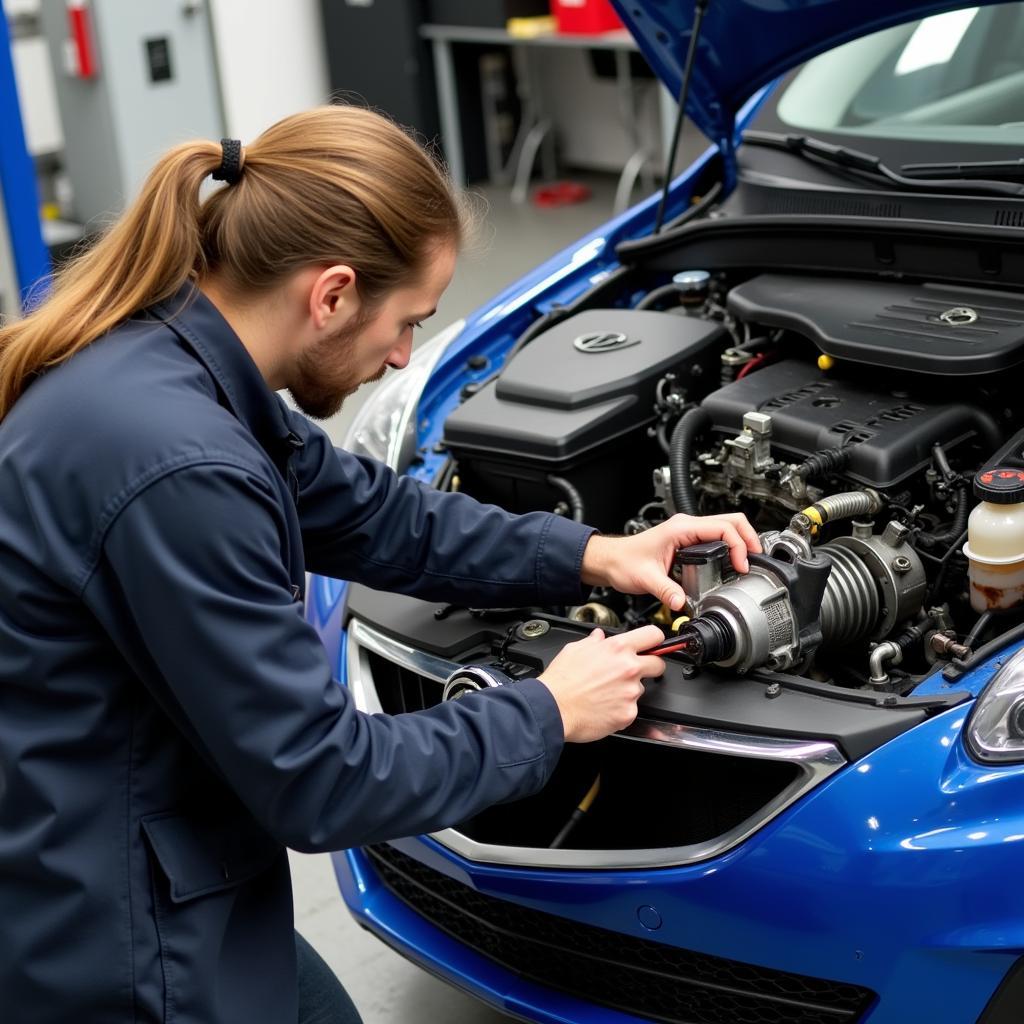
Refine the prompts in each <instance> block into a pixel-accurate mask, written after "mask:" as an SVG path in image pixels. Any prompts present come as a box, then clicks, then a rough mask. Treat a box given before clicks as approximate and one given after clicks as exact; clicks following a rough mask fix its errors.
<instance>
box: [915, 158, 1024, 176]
mask: <svg viewBox="0 0 1024 1024" xmlns="http://www.w3.org/2000/svg"><path fill="white" fill-rule="evenodd" d="M900 170H901V171H902V172H903V173H904V174H905V175H907V176H908V177H911V178H925V179H931V178H966V179H975V178H987V179H989V180H993V181H1024V160H975V161H974V162H973V163H965V164H904V165H903V166H902V167H901V168H900Z"/></svg>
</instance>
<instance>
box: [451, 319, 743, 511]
mask: <svg viewBox="0 0 1024 1024" xmlns="http://www.w3.org/2000/svg"><path fill="white" fill-rule="evenodd" d="M588 335H589V336H593V337H597V336H603V337H604V339H606V341H607V339H613V346H612V348H611V349H610V350H606V351H590V352H586V351H580V348H579V347H578V346H576V345H575V344H574V343H575V342H576V340H577V339H579V338H584V337H587V336H588ZM619 336H621V337H619ZM727 337H728V335H727V334H726V332H725V331H724V330H723V329H722V328H721V327H719V326H718V325H717V324H714V323H709V322H708V321H706V320H698V319H692V318H690V317H687V316H678V315H673V314H670V313H658V312H654V311H649V310H622V309H595V310H588V311H587V312H585V313H580V314H578V315H576V316H573V317H570V318H569V319H567V320H565V321H563V322H562V323H560V324H557V325H556V326H554V327H552V328H550V329H549V330H547V331H545V332H544V333H543V334H541V335H539V336H538V337H537V338H535V339H534V340H533V341H532V342H531V343H530V344H529V345H528V346H527V347H526V348H524V349H523V350H522V351H521V352H520V353H519V354H518V355H517V356H516V357H515V358H514V359H513V360H512V361H511V362H510V363H509V365H508V367H507V368H506V369H505V371H504V372H503V373H502V375H501V377H500V378H498V380H497V382H496V384H490V385H488V386H487V387H485V388H483V389H482V390H481V391H479V392H478V393H477V394H475V395H473V396H472V397H471V398H469V399H467V401H466V402H465V403H464V404H463V405H461V406H460V407H459V408H458V409H456V410H455V411H454V412H453V413H452V414H451V415H450V416H449V417H448V420H447V422H446V424H445V431H444V440H445V443H446V444H447V445H448V447H449V448H450V449H451V452H452V454H453V455H454V456H455V458H456V459H457V460H458V465H459V478H460V480H461V483H462V489H463V490H464V491H466V492H467V493H469V494H472V495H473V496H474V497H476V498H479V499H480V500H481V501H488V502H493V503H495V504H497V505H501V506H502V507H503V508H507V509H509V510H510V511H512V512H529V511H532V510H534V509H546V510H550V509H553V508H555V507H556V505H557V504H558V502H560V501H562V500H563V499H564V493H563V492H561V491H559V490H558V489H556V488H554V486H553V485H552V483H551V480H550V477H551V476H552V475H554V476H558V477H562V478H564V479H566V480H568V481H569V482H570V483H571V484H572V485H573V486H574V487H575V488H576V489H577V490H578V491H579V493H580V496H581V497H582V500H583V505H584V516H585V519H586V522H588V523H590V524H591V525H593V526H597V527H598V528H599V529H602V530H615V531H620V530H622V529H623V526H624V524H625V522H626V520H627V519H628V518H629V517H630V516H632V515H634V514H635V513H636V510H637V508H638V506H639V504H640V502H641V501H642V500H643V499H642V498H641V497H640V496H642V495H648V494H650V493H651V486H652V485H651V473H652V470H653V469H654V466H655V461H654V460H655V458H656V452H655V446H654V445H652V444H651V442H650V440H649V439H648V438H647V437H646V436H645V428H646V426H647V424H649V423H650V422H651V421H652V420H653V419H654V402H655V389H656V388H657V385H658V381H659V380H660V379H661V377H662V376H664V374H665V373H666V372H668V371H669V370H671V371H673V372H674V373H676V374H677V375H678V376H679V378H680V381H681V382H682V384H683V385H684V386H687V385H688V378H689V377H690V376H691V374H699V375H701V377H702V380H703V381H707V380H710V379H714V377H715V375H717V372H718V361H719V353H720V351H721V349H722V348H724V347H725V344H726V339H727ZM585 347H586V346H584V348H585ZM705 386H706V385H705Z"/></svg>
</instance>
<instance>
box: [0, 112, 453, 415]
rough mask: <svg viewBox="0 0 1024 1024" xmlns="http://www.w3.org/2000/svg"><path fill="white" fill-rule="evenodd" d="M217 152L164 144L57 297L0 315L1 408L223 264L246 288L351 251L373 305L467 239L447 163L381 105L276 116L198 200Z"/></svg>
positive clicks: (239, 290) (221, 270)
mask: <svg viewBox="0 0 1024 1024" xmlns="http://www.w3.org/2000/svg"><path fill="white" fill-rule="evenodd" d="M221 158H222V151H221V146H220V144H219V143H216V142H206V141H196V142H187V143H184V144H182V145H180V146H177V147H176V148H174V149H172V150H171V151H170V152H168V153H167V154H166V155H165V156H164V157H163V158H162V159H161V160H160V161H159V162H158V163H157V165H156V166H155V167H154V168H153V170H152V171H151V172H150V174H149V177H148V178H147V179H146V182H145V184H144V185H143V187H142V191H141V192H140V194H139V196H138V198H137V199H136V200H135V201H134V202H133V203H132V205H131V206H130V207H129V208H128V210H126V211H125V213H124V214H123V215H122V216H121V217H120V218H119V219H118V220H117V221H116V222H115V223H114V224H113V225H112V226H111V227H110V228H109V230H108V231H107V232H106V233H105V234H104V235H103V236H102V237H101V238H100V239H99V241H98V242H96V244H95V245H93V246H92V247H91V248H90V249H89V250H88V251H86V252H85V253H84V254H82V255H81V256H79V257H78V258H76V259H74V260H73V261H71V262H70V263H69V264H68V265H67V266H66V267H65V268H64V269H63V270H62V271H60V273H59V274H58V275H57V277H56V280H55V284H54V288H53V292H52V294H51V296H50V297H49V298H48V299H46V300H45V301H44V302H43V303H42V304H41V305H40V306H39V307H38V308H36V309H35V310H33V311H32V312H30V313H29V314H28V315H27V316H26V317H24V318H23V319H21V320H17V321H15V322H13V323H10V324H8V325H6V326H4V327H3V328H0V420H2V419H3V418H4V417H5V416H6V415H7V413H9V412H10V410H11V407H12V406H13V405H14V403H15V402H16V401H17V399H18V398H19V397H20V396H21V395H22V393H23V392H24V391H25V389H26V388H27V387H28V386H29V384H30V383H31V382H32V380H33V379H34V378H35V377H36V376H38V375H39V374H40V373H42V372H44V371H45V370H47V369H49V368H51V367H53V366H56V365H58V364H60V363H62V362H64V361H65V360H66V359H68V358H70V357H71V356H73V355H74V354H75V353H76V352H78V351H80V350H81V349H83V348H85V346H87V345H89V344H91V343H92V342H93V341H95V340H96V339H97V338H100V337H102V336H103V335H104V334H106V333H107V332H108V331H110V330H111V328H113V327H115V326H116V325H117V324H119V323H121V322H122V321H124V320H125V319H127V318H128V317H130V316H131V315H132V314H134V313H137V312H138V311H139V310H142V309H145V308H146V307H147V306H150V305H153V304H154V303H156V302H160V301H162V300H164V299H167V298H168V297H170V296H172V295H173V294H174V293H175V292H177V291H178V289H179V288H181V286H182V285H184V284H185V283H186V282H187V281H200V280H202V279H203V278H204V277H206V276H207V275H209V274H213V273H216V274H217V275H218V277H219V279H221V280H222V281H223V282H224V284H225V286H226V287H228V288H229V289H231V290H232V291H233V292H235V293H236V294H239V295H246V294H253V293H258V292H263V291H265V290H268V289H270V288H272V287H273V286H274V285H276V284H277V283H279V282H280V281H282V280H283V279H284V278H285V277H286V276H288V275H289V274H291V273H292V272H294V271H296V270H299V269H301V268H302V267H305V266H310V265H315V264H325V265H330V264H334V263H346V264H348V265H350V266H352V267H354V268H355V270H356V272H357V274H358V288H359V294H360V297H361V298H362V299H363V300H364V302H365V303H367V305H368V306H371V307H372V305H373V304H374V303H375V302H377V301H379V300H380V299H381V298H382V297H383V296H384V295H386V294H387V293H388V292H390V291H391V290H393V289H394V288H396V287H398V286H400V285H402V284H405V283H408V282H409V281H410V280H414V279H415V278H416V277H417V276H418V275H419V274H420V273H421V272H422V271H423V269H424V267H425V264H426V262H427V261H428V260H429V258H430V255H431V253H432V251H433V250H434V248H435V247H436V245H437V244H438V243H439V242H446V241H450V242H452V243H454V244H455V245H461V243H462V241H463V238H464V234H465V219H464V218H465V213H464V208H463V206H462V203H461V202H460V197H459V196H458V195H457V194H456V193H455V191H454V189H453V187H452V185H451V182H450V181H449V179H448V178H447V176H446V175H445V173H444V171H443V169H442V168H441V167H440V165H439V164H437V163H436V162H435V161H434V160H433V159H432V158H431V157H430V156H429V155H428V154H427V153H426V152H425V151H424V150H423V149H422V148H421V147H420V146H419V145H418V144H417V143H416V142H415V141H414V140H413V139H412V138H411V137H410V136H409V135H407V134H406V133H405V132H404V131H403V130H402V129H401V128H399V127H398V126H397V125H395V124H394V123H392V122H391V121H389V120H388V119H386V118H385V117H382V116H381V115H379V114H376V113H373V112H372V111H369V110H365V109H362V108H359V107H352V106H327V107H318V108H315V109H313V110H309V111H306V112H304V113H301V114H295V115H293V116H291V117H287V118H285V119H284V120H282V121H279V122H278V123H277V124H275V125H273V126H272V127H271V128H268V129H267V130H266V131H265V132H264V133H263V134H262V135H260V136H259V137H258V138H257V139H256V140H255V141H254V142H253V143H251V144H250V145H249V146H247V147H246V148H245V150H244V162H243V166H242V173H241V176H240V178H239V179H238V180H237V182H236V183H235V184H231V185H227V186H225V187H223V188H220V189H217V190H216V191H215V192H214V193H213V194H212V195H210V196H209V197H208V198H207V199H205V201H200V194H199V193H200V186H201V185H202V183H203V181H204V179H205V178H206V177H207V176H208V175H210V174H211V173H212V172H214V171H216V170H217V169H218V168H219V167H220V165H221Z"/></svg>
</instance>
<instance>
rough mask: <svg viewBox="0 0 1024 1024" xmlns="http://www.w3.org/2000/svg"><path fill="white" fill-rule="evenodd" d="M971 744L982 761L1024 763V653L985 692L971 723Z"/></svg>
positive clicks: (968, 727)
mask: <svg viewBox="0 0 1024 1024" xmlns="http://www.w3.org/2000/svg"><path fill="white" fill-rule="evenodd" d="M967 745H968V748H969V749H970V751H971V753H972V754H973V755H974V756H975V757H976V758H977V759H978V760H979V761H988V762H996V763H1005V762H1007V761H1024V650H1021V651H1018V652H1017V653H1016V654H1015V655H1014V656H1013V657H1012V658H1010V660H1009V661H1007V662H1006V663H1005V664H1004V665H1003V666H1002V668H1000V669H999V670H998V671H997V672H996V674H995V675H994V676H993V677H992V678H991V680H989V683H988V685H987V686H986V687H985V689H984V690H982V692H981V696H980V697H978V700H977V703H976V704H975V705H974V710H973V711H972V712H971V717H970V720H969V721H968V723H967Z"/></svg>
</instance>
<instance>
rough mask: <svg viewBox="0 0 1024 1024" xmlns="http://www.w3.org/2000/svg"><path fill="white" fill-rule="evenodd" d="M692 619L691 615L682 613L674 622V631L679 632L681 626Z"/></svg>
mask: <svg viewBox="0 0 1024 1024" xmlns="http://www.w3.org/2000/svg"><path fill="white" fill-rule="evenodd" d="M689 621H690V616H689V615H680V616H679V618H678V619H674V620H673V622H672V632H673V633H678V632H679V630H680V628H681V627H683V626H684V625H686V623H687V622H689Z"/></svg>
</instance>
